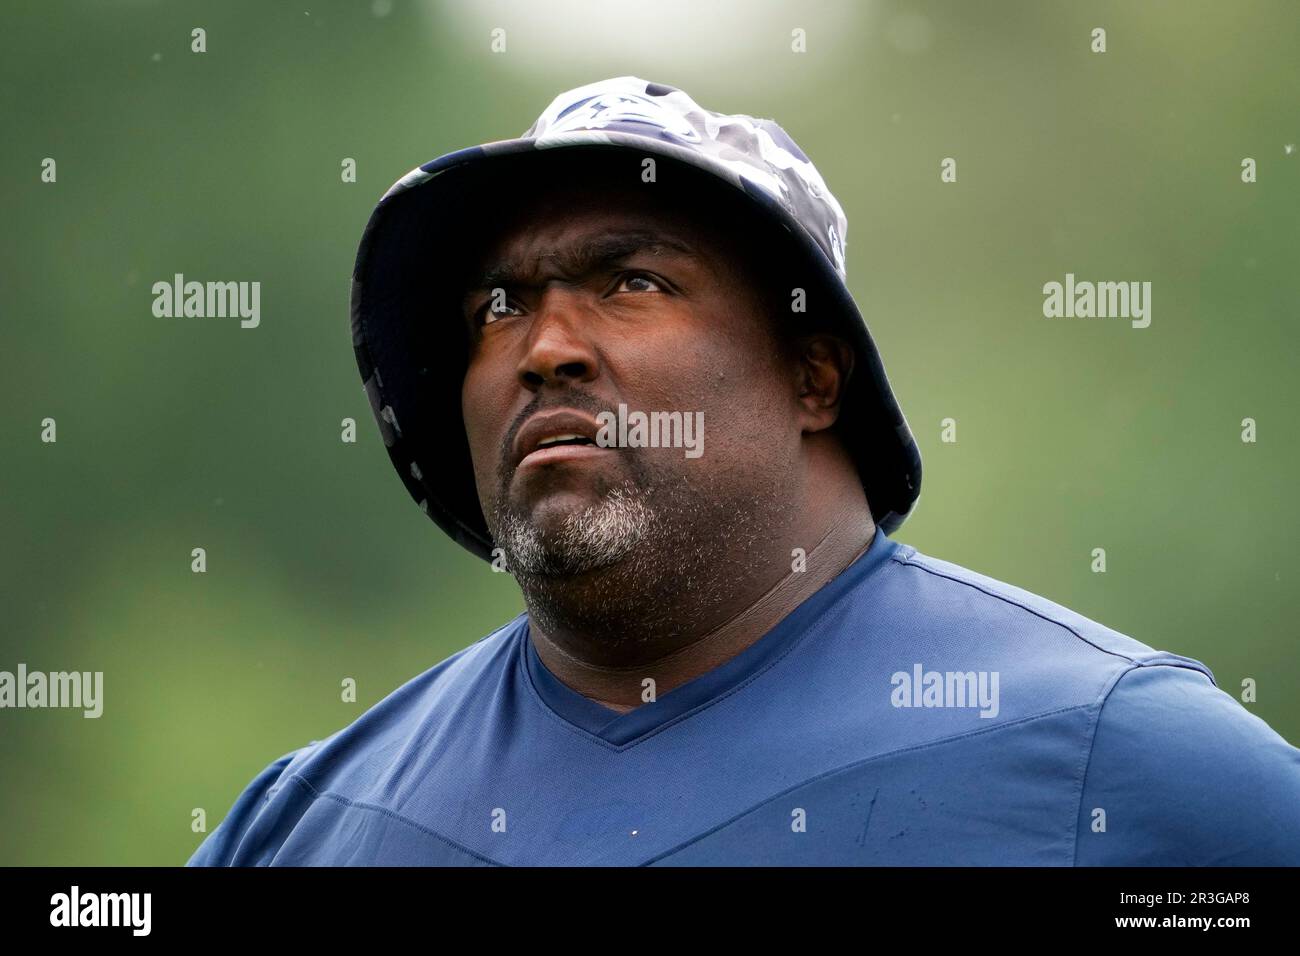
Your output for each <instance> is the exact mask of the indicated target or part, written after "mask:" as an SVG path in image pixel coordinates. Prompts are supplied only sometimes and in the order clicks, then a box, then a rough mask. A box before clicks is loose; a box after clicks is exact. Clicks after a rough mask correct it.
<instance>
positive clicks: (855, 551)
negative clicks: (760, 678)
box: [520, 473, 875, 712]
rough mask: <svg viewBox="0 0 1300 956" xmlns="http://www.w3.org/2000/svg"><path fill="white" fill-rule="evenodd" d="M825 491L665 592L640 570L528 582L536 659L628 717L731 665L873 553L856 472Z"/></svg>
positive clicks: (681, 576)
mask: <svg viewBox="0 0 1300 956" xmlns="http://www.w3.org/2000/svg"><path fill="white" fill-rule="evenodd" d="M820 491H821V493H820V494H818V495H816V496H814V497H813V500H811V501H808V500H807V499H805V500H806V501H807V504H806V506H805V507H804V508H803V509H801V510H800V511H798V512H797V513H796V514H795V518H794V520H792V521H790V522H789V523H788V526H786V527H771V526H770V525H769V527H768V528H767V529H766V531H767V532H768V533H765V534H762V535H757V536H754V537H753V538H752V539H748V538H747V539H744V540H742V541H741V542H739V545H740V547H733V548H732V550H731V552H730V553H729V554H728V555H726V556H725V557H722V558H720V557H719V556H718V555H707V556H705V557H707V560H698V561H694V562H692V561H690V560H689V559H682V560H683V562H684V563H685V564H686V565H687V566H686V567H684V568H683V569H682V571H681V572H680V573H678V574H675V575H670V576H666V580H663V581H662V582H661V586H655V585H654V584H651V585H650V586H646V582H647V581H648V580H650V581H654V580H656V576H655V575H646V574H644V573H636V569H632V572H631V573H617V571H616V570H613V569H612V570H613V573H609V572H606V573H601V574H598V575H592V576H584V577H585V578H587V580H583V581H575V580H572V579H570V580H568V581H565V582H562V583H561V584H559V585H557V584H556V583H555V582H549V583H542V582H537V581H531V582H530V581H525V580H521V581H520V584H521V587H522V588H523V590H524V599H525V603H526V605H527V606H528V611H529V632H530V634H531V637H532V641H533V645H534V647H535V648H536V649H537V654H538V657H540V658H541V660H542V663H543V664H545V665H546V667H547V669H548V670H549V671H551V673H553V674H554V675H555V676H556V677H557V678H558V679H559V680H560V681H561V682H562V683H564V684H566V685H567V686H569V687H570V688H572V689H573V690H575V691H577V692H578V693H580V694H582V695H583V696H585V697H587V698H589V699H591V700H593V701H595V702H596V703H599V704H603V705H604V706H606V707H609V708H611V709H613V710H616V711H620V712H626V711H629V710H632V709H633V708H635V707H638V706H640V705H641V704H642V703H644V702H645V700H646V698H645V697H644V696H643V695H644V694H645V690H646V685H645V684H644V683H643V681H645V680H646V679H647V678H649V679H650V680H653V682H654V684H653V687H654V694H655V696H656V697H657V696H661V695H663V694H665V693H667V692H668V691H670V690H672V689H673V688H674V687H678V686H680V685H681V684H684V683H687V682H688V681H691V680H694V679H695V678H696V677H699V676H700V675H701V674H704V673H706V672H707V671H710V670H712V669H713V668H715V667H718V666H719V665H721V664H724V663H726V662H727V661H728V660H730V659H731V658H732V657H734V656H736V655H737V654H739V653H740V652H741V651H743V650H745V648H747V647H749V646H750V645H751V644H753V643H754V642H755V641H757V640H758V639H759V638H761V637H762V636H763V635H764V634H767V633H768V632H769V631H770V630H771V629H772V628H773V627H775V626H776V624H777V623H779V622H780V621H781V620H782V619H783V618H784V617H786V615H788V614H789V613H790V612H791V611H793V610H794V609H795V608H796V607H798V606H799V605H800V604H801V603H803V602H804V601H805V600H807V598H809V597H810V596H812V594H813V593H815V592H816V591H817V590H819V589H820V588H821V587H823V586H824V585H826V584H827V583H829V582H830V581H832V580H833V579H834V578H836V577H837V576H838V575H839V574H840V573H841V572H843V571H844V569H845V568H847V567H848V566H849V565H850V564H852V563H853V562H854V561H855V560H856V559H857V558H858V557H860V556H861V555H862V554H863V553H864V552H865V551H866V550H867V548H868V547H869V546H870V544H871V541H872V536H873V534H874V533H875V525H874V523H873V522H872V519H871V511H870V508H869V507H868V505H867V502H866V499H865V497H864V496H863V494H862V488H861V485H860V484H859V483H858V480H857V476H856V473H853V474H852V476H851V480H847V481H832V482H823V483H822V484H821V488H820ZM745 545H749V547H745ZM796 548H799V549H802V552H803V553H804V555H805V557H804V559H803V560H802V561H799V560H797V558H796V554H797V552H795V549H796ZM737 551H739V552H740V553H736V552H737ZM738 568H743V569H745V570H744V572H743V573H737V569H738ZM706 576H712V580H702V578H703V577H706ZM687 582H690V583H689V584H688V583H687ZM593 608H594V609H595V610H593Z"/></svg>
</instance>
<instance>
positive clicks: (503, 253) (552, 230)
mask: <svg viewBox="0 0 1300 956" xmlns="http://www.w3.org/2000/svg"><path fill="white" fill-rule="evenodd" d="M617 236H626V237H629V238H632V237H635V238H636V239H639V240H640V241H639V242H630V243H629V244H628V245H629V247H630V246H633V245H636V246H639V247H641V248H642V249H644V250H645V251H646V252H649V253H656V254H672V253H674V252H676V253H686V254H689V253H691V252H698V253H699V254H702V255H707V256H709V257H710V258H711V259H721V258H724V257H725V258H729V257H731V256H733V255H734V250H733V249H732V248H731V247H730V243H728V242H727V241H726V238H725V235H724V234H723V233H721V232H720V231H719V230H718V229H716V228H715V227H714V226H713V225H712V224H711V223H710V222H709V219H708V217H707V215H706V212H705V211H704V210H702V209H698V208H694V207H693V206H692V204H691V202H690V201H689V198H688V197H686V196H683V195H680V194H672V195H670V194H669V191H668V190H665V189H663V188H662V187H657V186H656V184H654V183H639V182H631V183H630V182H627V181H620V180H610V179H608V178H607V179H605V180H604V181H600V182H581V183H572V182H570V183H563V184H559V185H557V186H555V187H553V188H549V189H546V190H543V191H539V192H538V193H536V194H534V195H522V196H519V197H518V199H517V200H516V201H515V202H514V203H511V204H510V205H509V206H507V208H506V209H505V210H504V215H503V216H502V217H501V218H500V220H499V222H498V223H496V224H495V228H492V229H491V230H490V231H487V232H486V234H485V235H484V237H483V240H482V241H481V242H480V243H479V244H478V250H479V255H478V264H479V265H489V266H490V265H493V264H496V263H497V262H499V261H509V262H516V261H519V262H521V263H522V262H525V261H531V260H539V259H543V258H546V257H548V256H554V255H555V254H557V252H559V251H560V250H569V249H573V248H577V247H581V246H584V245H585V244H587V243H589V242H590V241H591V240H592V239H593V238H595V237H602V238H603V237H617Z"/></svg>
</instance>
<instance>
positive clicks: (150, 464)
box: [0, 0, 1300, 864]
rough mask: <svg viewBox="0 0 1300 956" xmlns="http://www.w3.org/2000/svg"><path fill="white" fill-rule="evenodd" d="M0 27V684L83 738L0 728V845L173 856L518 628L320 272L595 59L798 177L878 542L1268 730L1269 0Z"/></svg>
mask: <svg viewBox="0 0 1300 956" xmlns="http://www.w3.org/2000/svg"><path fill="white" fill-rule="evenodd" d="M0 18H2V28H0V110H2V111H3V112H2V113H0V115H2V116H3V129H4V149H3V151H0V167H2V169H0V172H2V175H0V189H2V190H3V214H4V215H3V218H4V229H3V237H2V238H0V242H2V243H3V250H2V255H0V262H2V263H3V273H2V277H3V278H2V281H0V305H2V307H3V323H4V335H3V349H2V350H0V389H3V396H4V401H3V404H2V405H0V434H2V436H3V448H4V450H5V458H4V467H3V470H2V472H0V489H2V491H3V495H2V497H0V524H2V531H0V535H2V537H0V541H2V542H3V547H2V549H0V562H2V565H0V581H2V582H3V584H2V585H0V587H3V591H2V592H0V594H2V600H3V607H2V609H0V610H2V611H3V613H2V615H0V621H2V623H0V629H2V630H0V670H9V671H14V670H15V669H16V667H17V664H18V663H19V662H23V663H26V664H27V666H28V668H29V669H32V670H68V669H75V670H90V671H94V670H102V671H103V672H104V673H105V677H104V681H105V689H104V693H105V705H104V714H103V716H102V717H101V718H99V719H98V720H87V719H84V718H83V717H81V715H80V712H79V711H68V710H43V711H41V710H5V711H0V820H3V826H0V863H4V864H178V863H182V862H184V861H185V860H186V859H188V857H189V855H190V854H191V853H192V852H193V850H194V848H195V847H196V846H197V845H198V844H199V842H200V840H201V839H202V838H203V836H204V834H199V833H193V832H192V831H191V828H190V819H191V818H190V813H191V810H192V809H193V808H195V807H202V808H205V809H206V812H207V815H208V829H209V831H210V830H211V829H213V828H214V827H215V826H216V825H217V823H218V822H219V821H220V820H221V818H222V817H223V816H224V815H225V813H226V811H227V810H228V808H229V807H230V805H231V803H232V802H233V801H234V799H235V797H236V796H237V794H238V793H239V791H240V789H241V788H242V787H243V786H245V785H246V784H247V783H248V782H249V781H250V780H251V779H252V778H253V776H254V775H255V774H256V773H257V772H258V771H260V770H261V769H262V768H263V767H265V766H266V764H268V763H269V762H270V761H271V760H273V759H274V758H276V757H278V756H280V755H281V754H283V753H286V752H287V751H289V750H292V749H294V748H296V747H299V746H302V745H303V744H305V743H307V742H308V741H309V740H315V739H320V738H322V737H324V736H326V735H328V734H330V733H332V732H333V731H335V730H337V729H339V728H340V727H343V726H345V725H346V724H348V723H350V722H351V721H352V720H354V719H355V718H356V717H357V716H358V715H359V714H360V713H362V711H363V710H364V709H365V708H367V707H369V706H370V705H372V704H374V703H375V702H377V701H378V700H380V699H381V698H382V697H383V696H385V695H386V694H387V693H389V692H390V691H391V690H393V689H394V688H396V687H397V686H399V685H400V684H402V683H403V682H405V681H406V680H408V679H409V678H411V677H413V676H415V675H416V674H418V673H420V672H421V671H423V670H425V669H427V668H428V667H430V666H432V665H433V664H435V663H437V662H438V661H440V660H442V659H443V658H445V657H446V656H447V655H449V654H451V653H452V652H454V651H455V650H457V649H459V648H461V647H464V646H466V645H467V644H469V643H471V642H473V641H474V640H477V639H478V638H479V637H481V636H483V635H484V634H487V633H488V632H490V631H491V630H493V629H495V628H496V627H497V626H498V625H500V624H501V623H503V622H504V621H506V620H508V619H509V618H510V617H512V616H514V615H515V614H517V613H518V612H519V611H520V610H522V608H523V605H522V601H521V599H520V596H519V594H518V591H517V590H516V588H515V587H514V585H513V582H512V581H511V580H510V579H509V578H508V577H507V576H505V575H497V574H492V573H491V572H490V570H489V569H488V567H487V566H486V565H485V564H484V563H483V562H481V561H479V560H478V559H476V558H474V557H472V556H470V555H469V554H468V553H467V552H463V551H461V550H460V549H459V548H457V547H456V546H455V545H453V544H452V543H451V542H450V541H449V540H447V539H446V538H444V537H443V536H442V535H441V533H440V532H438V530H437V529H436V527H435V526H434V525H433V524H432V523H431V522H430V521H428V520H427V519H426V518H425V517H424V516H423V515H421V513H420V512H419V510H418V508H417V507H416V505H415V504H414V503H413V502H412V501H411V500H410V498H409V497H408V496H407V494H406V492H405V490H404V489H403V488H402V486H401V485H400V483H399V481H398V479H397V477H396V475H395V474H394V473H393V470H392V467H391V465H390V464H389V462H388V458H387V456H386V454H385V453H384V450H383V446H382V443H381V442H380V440H379V437H378V433H377V430H376V428H375V426H374V422H373V419H372V418H371V413H370V409H369V407H368V405H367V403H366V400H365V397H364V395H363V393H362V390H361V384H360V381H359V379H358V376H357V369H356V365H355V362H354V359H353V354H352V348H351V344H350V338H349V331H348V315H347V313H348V308H347V298H348V286H349V275H350V270H351V266H352V261H353V256H354V255H355V251H356V246H357V242H358V240H359V238H360V235H361V230H362V227H363V226H364V224H365V222H366V219H367V216H368V215H369V212H370V210H371V208H372V207H373V205H374V203H375V201H376V200H377V199H378V198H379V196H380V195H381V194H382V193H383V192H384V190H385V189H386V188H387V187H388V186H389V184H390V183H392V182H393V181H394V180H395V179H397V178H398V177H399V176H401V175H402V174H403V173H405V172H406V171H407V170H408V169H410V168H412V167H413V166H416V165H418V164H419V163H422V162H425V161H427V160H430V159H432V158H434V157H436V156H438V155H441V154H442V153H445V152H448V151H450V150H452V149H456V148H460V147H463V146H467V145H472V144H475V143H479V142H484V141H487V140H492V139H503V138H508V137H512V136H516V135H518V134H519V133H521V132H522V131H523V130H524V129H526V128H527V127H528V126H529V124H530V123H531V122H532V120H533V118H534V117H535V116H536V115H537V114H538V113H539V112H540V111H541V110H542V108H543V107H545V106H546V105H547V103H549V101H550V100H551V98H552V97H553V96H555V95H556V94H557V93H559V92H560V91H562V90H566V89H569V88H571V87H574V86H578V85H581V84H584V83H588V82H591V81H593V80H597V79H601V78H604V77H609V76H617V75H623V74H633V75H637V76H642V77H645V78H647V79H651V80H654V81H657V82H661V83H668V84H671V85H675V86H680V87H682V88H684V89H685V90H686V91H687V92H689V93H690V94H691V95H692V96H693V97H694V98H696V99H697V100H698V101H700V102H701V103H702V104H703V105H705V106H706V107H709V108H711V109H717V110H723V111H727V112H748V113H751V114H755V115H759V116H768V117H772V118H775V119H776V120H777V121H778V122H780V123H782V124H783V125H784V126H785V127H786V129H787V130H789V131H790V132H791V134H792V135H793V136H794V137H795V138H796V139H797V140H798V142H799V143H800V144H801V145H802V146H803V147H804V149H805V150H806V151H807V152H808V153H809V155H810V156H811V157H812V158H813V159H814V161H815V162H816V163H817V164H818V166H819V168H820V169H821V171H822V173H823V175H824V176H825V178H826V180H827V182H828V183H829V184H830V186H831V188H832V189H834V190H835V192H836V193H837V195H838V197H839V199H840V201H841V202H842V204H843V205H844V207H845V210H846V211H847V213H848V216H849V223H850V229H849V233H848V259H849V278H850V282H851V285H852V288H853V291H854V294H855V295H856V296H857V297H858V300H859V302H860V303H861V304H862V306H863V311H864V312H865V314H866V315H867V317H868V320H869V322H870V323H871V325H872V328H873V331H874V334H875V336H876V339H877V342H878V343H879V345H880V348H881V351H882V353H883V355H884V358H885V362H886V366H887V368H888V370H889V374H890V377H891V379H892V381H893V383H894V386H895V389H896V391H897V393H898V395H899V399H900V401H901V403H902V405H903V408H904V411H905V412H906V414H907V416H908V418H909V420H910V422H911V423H912V426H913V429H914V431H915V432H916V434H917V438H918V440H919V442H920V445H921V449H922V454H923V457H924V461H925V480H924V486H923V491H922V495H921V500H920V503H919V505H918V508H917V510H916V512H915V514H914V516H913V517H912V518H911V519H910V520H909V521H908V523H907V524H906V525H905V526H904V527H903V528H902V529H901V530H900V531H899V532H897V533H896V534H895V537H896V538H897V539H899V540H902V541H905V542H907V543H909V544H912V545H914V546H915V547H917V548H918V549H920V550H921V551H924V552H927V553H930V554H933V555H935V556H937V557H941V558H945V559H947V560H951V561H955V562H957V563H959V564H964V565H966V566H968V567H971V568H973V569H975V570H977V571H980V572H982V573H985V574H989V575H992V576H994V577H997V578H1001V579H1003V580H1006V581H1009V582H1011V583H1013V584H1016V585H1019V586H1021V587H1024V588H1028V589H1029V590H1032V591H1036V592H1039V593H1041V594H1043V595H1045V596H1047V597H1049V598H1051V599H1053V600H1056V601H1059V602H1061V603H1063V604H1066V605H1068V606H1070V607H1073V608H1074V609H1076V610H1078V611H1079V612H1080V613H1083V614H1085V615H1088V616H1090V617H1093V618H1096V619H1098V620H1100V621H1102V622H1103V623H1105V624H1107V625H1109V626H1111V627H1113V628H1115V629H1117V630H1120V631H1123V632H1125V633H1128V634H1130V635H1132V636H1133V637H1135V638H1137V639H1138V640H1141V641H1143V642H1145V643H1148V644H1151V645H1153V646H1155V647H1157V648H1162V649H1166V650H1170V651H1174V652H1176V653H1179V654H1185V655H1189V656H1191V657H1195V658H1198V659H1200V660H1202V661H1204V662H1206V663H1207V664H1208V665H1209V666H1210V667H1211V668H1212V669H1213V671H1214V673H1215V675H1216V676H1217V679H1218V682H1219V684H1220V686H1222V687H1224V688H1225V689H1226V690H1228V691H1229V692H1230V693H1233V694H1234V695H1235V694H1238V693H1239V692H1240V685H1241V681H1242V679H1243V678H1245V677H1253V678H1255V679H1256V680H1257V681H1258V683H1259V700H1258V703H1255V704H1251V705H1248V706H1249V707H1250V709H1251V710H1252V711H1253V712H1254V713H1257V714H1258V715H1259V716H1260V717H1262V718H1264V719H1265V720H1267V721H1268V722H1269V723H1270V724H1271V725H1272V726H1273V727H1274V728H1275V729H1276V730H1277V731H1278V732H1279V733H1281V734H1282V735H1283V736H1285V737H1286V738H1287V739H1288V740H1290V741H1291V742H1293V743H1300V701H1298V700H1297V670H1298V668H1297V654H1296V650H1295V647H1296V626H1295V621H1296V618H1297V612H1298V611H1300V595H1298V592H1297V588H1296V571H1297V567H1296V557H1297V547H1296V542H1295V534H1296V528H1297V517H1298V516H1300V505H1298V504H1297V502H1296V499H1295V495H1294V492H1293V487H1294V484H1295V476H1296V474H1297V444H1296V431H1297V426H1296V414H1297V410H1298V409H1300V402H1297V398H1298V397H1300V386H1297V383H1296V363H1297V349H1296V342H1297V332H1296V329H1297V320H1298V319H1300V314H1298V313H1300V238H1298V235H1300V232H1298V229H1300V227H1298V225H1297V223H1298V222H1300V218H1298V215H1297V214H1298V213H1300V202H1298V201H1297V200H1298V198H1300V189H1298V186H1300V149H1296V148H1294V147H1293V149H1292V150H1291V151H1290V152H1288V150H1287V148H1286V147H1287V145H1288V144H1295V143H1297V141H1300V109H1297V103H1300V79H1298V72H1297V64H1298V63H1300V58H1298V57H1297V53H1300V6H1298V5H1297V4H1296V3H1293V2H1289V0H1278V2H1256V3H1240V2H1239V3H1225V2H1222V0H1200V2H1186V0H1141V2H1126V3H1105V2H1070V3H1065V2H1023V3H1010V2H1002V3H964V2H957V0H953V2H942V3H941V2H934V3H908V2H902V0H878V2H863V3H818V4H814V5H810V6H809V7H808V8H807V9H804V8H802V7H801V6H800V5H796V4H790V3H779V2H750V3H743V4H742V3H700V2H695V0H692V2H658V3H650V2H615V0H597V2H590V3H553V4H539V3H531V2H528V3H523V2H520V3H493V2H487V3H474V4H470V3H460V4H456V3H446V4H441V3H411V2H401V0H396V2H384V0H379V2H372V0H359V2H353V3H344V2H336V3H327V4H322V3H317V2H310V0H302V2H300V3H297V4H287V3H257V2H221V3H217V2H212V3H159V2H96V3H50V2H24V3H17V2H12V0H11V2H6V3H5V4H4V8H3V13H0ZM1098 26H1100V27H1104V28H1106V30H1107V33H1108V36H1107V43H1108V51H1107V52H1106V53H1105V54H1094V53H1092V52H1091V51H1090V49H1089V47H1090V31H1091V30H1092V28H1093V27H1098ZM195 27H203V28H204V29H205V30H206V31H207V52H206V53H203V54H196V53H192V52H190V42H191V39H190V31H191V30H192V29H193V28H195ZM494 27H502V28H504V29H505V30H506V39H507V49H506V52H505V53H499V54H494V53H492V52H491V51H490V49H489V39H490V37H489V34H490V31H491V30H492V29H493V28H494ZM796 27H799V28H803V29H804V30H806V31H807V44H808V52H807V53H804V54H796V53H792V52H791V50H790V35H791V30H792V29H794V28H796ZM949 156H951V157H954V158H956V159H957V162H958V181H957V183H956V184H950V185H945V184H942V183H940V180H939V163H940V160H941V159H942V158H944V157H949ZM1247 156H1249V157H1253V158H1255V159H1256V160H1257V162H1258V169H1259V173H1258V176H1259V181H1258V182H1257V183H1255V184H1253V185H1246V184H1243V183H1242V182H1241V179H1240V163H1241V160H1242V158H1243V157H1247ZM45 157H53V158H54V159H56V161H57V163H58V167H57V169H58V181H57V183H56V184H44V183H42V182H41V181H40V164H41V161H42V159H43V158H45ZM345 157H352V158H355V160H356V161H357V167H358V181H357V182H356V183H355V184H346V183H343V182H341V181H340V163H341V161H342V160H343V159H344V158H345ZM176 272H182V273H184V274H185V275H186V276H187V277H189V278H196V279H200V280H242V281H254V280H256V281H260V282H261V284H262V301H261V309H262V318H261V325H260V327H259V328H256V329H241V328H240V327H239V324H238V320H235V319H160V318H155V317H154V316H153V314H152V312H151V306H152V301H153V296H152V293H151V291H150V287H151V285H152V284H153V282H155V281H158V280H168V281H169V280H170V278H171V276H172V275H173V274H174V273H176ZM1066 272H1073V273H1075V274H1076V276H1077V277H1078V278H1079V279H1090V280H1146V281H1150V282H1152V283H1153V286H1154V288H1153V296H1152V304H1153V313H1152V323H1151V326H1150V328H1147V329H1143V330H1138V329H1133V328H1131V327H1130V325H1129V323H1128V322H1127V321H1125V320H1120V319H1110V320H1068V319H1057V320H1050V319H1046V318H1044V317H1043V315H1042V302H1043V295H1042V291H1041V289H1042V286H1043V283H1045V282H1048V281H1053V280H1055V281H1062V280H1063V278H1064V276H1065V273H1066ZM47 416H48V417H52V418H54V419H56V420H57V423H58V426H57V427H58V441H57V443H56V444H52V445H50V444H42V443H41V442H40V440H39V435H40V422H41V420H42V419H43V418H45V417H47ZM1247 416H1249V417H1253V418H1255V419H1256V420H1257V422H1258V428H1259V440H1258V443H1256V444H1253V445H1252V444H1243V443H1242V441H1241V440H1240V431H1241V427H1240V422H1241V420H1242V419H1243V418H1244V417H1247ZM345 417H353V418H355V419H356V420H357V422H358V434H359V439H358V441H357V443H356V444H355V445H349V444H344V443H342V442H341V441H340V439H339V433H340V425H339V423H340V421H341V419H343V418H345ZM946 417H952V418H954V419H956V420H957V436H958V441H957V443H956V444H945V443H942V442H940V440H939V431H940V426H939V423H940V421H941V419H943V418H946ZM194 547H204V548H206V549H207V554H208V571H207V573H206V574H194V573H192V572H191V570H190V560H191V559H190V550H191V548H194ZM1095 547H1104V548H1105V549H1106V552H1107V561H1108V571H1107V573H1105V574H1094V573H1092V572H1091V570H1090V560H1091V551H1092V549H1093V548H1095ZM345 677H353V678H355V679H356V681H357V684H358V700H357V702H356V703H343V702H342V701H341V700H340V682H341V681H342V679H343V678H345Z"/></svg>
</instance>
